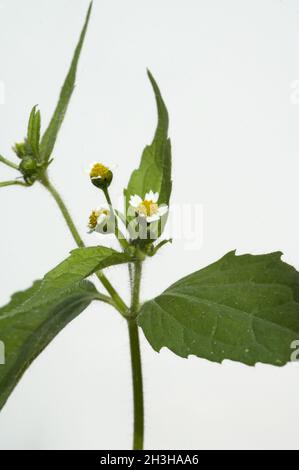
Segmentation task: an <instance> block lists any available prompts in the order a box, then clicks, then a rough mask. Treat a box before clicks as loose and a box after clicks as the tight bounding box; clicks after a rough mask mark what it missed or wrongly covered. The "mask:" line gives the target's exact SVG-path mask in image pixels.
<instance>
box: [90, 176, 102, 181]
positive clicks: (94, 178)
mask: <svg viewBox="0 0 299 470" xmlns="http://www.w3.org/2000/svg"><path fill="white" fill-rule="evenodd" d="M91 179H92V180H101V179H102V177H101V176H92V177H91Z"/></svg>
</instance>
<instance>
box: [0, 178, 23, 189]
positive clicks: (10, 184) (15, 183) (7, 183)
mask: <svg viewBox="0 0 299 470" xmlns="http://www.w3.org/2000/svg"><path fill="white" fill-rule="evenodd" d="M13 185H18V186H26V187H27V186H29V185H28V184H26V183H23V182H22V181H16V180H11V181H2V182H0V188H4V186H13Z"/></svg>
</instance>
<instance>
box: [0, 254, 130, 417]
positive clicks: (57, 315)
mask: <svg viewBox="0 0 299 470" xmlns="http://www.w3.org/2000/svg"><path fill="white" fill-rule="evenodd" d="M128 261H131V257H130V256H129V255H126V254H124V253H118V252H117V251H115V250H112V249H111V248H106V247H87V248H78V249H76V250H73V251H72V252H71V254H70V256H69V257H68V258H67V259H66V260H65V261H63V262H62V263H60V264H59V265H58V266H56V267H55V268H54V269H52V270H51V271H50V272H48V273H47V274H46V275H45V277H44V278H43V280H42V281H37V282H36V283H35V284H34V285H33V286H32V287H31V288H30V289H28V290H27V291H24V292H19V293H17V294H15V295H14V296H13V297H12V300H11V302H10V303H9V304H8V305H6V306H5V307H3V308H2V309H0V341H3V342H4V344H5V349H6V364H5V365H4V366H2V365H1V366H0V408H1V406H3V405H4V403H5V401H6V399H7V398H8V396H9V394H10V393H11V391H12V390H13V388H14V386H15V385H16V383H17V382H18V380H19V379H20V377H21V376H22V374H23V372H24V371H25V370H26V368H27V367H28V366H29V365H30V363H31V362H32V360H33V359H34V358H35V357H36V356H37V355H38V354H39V353H40V352H41V351H42V350H43V349H44V347H45V346H47V344H48V343H49V342H50V341H51V340H52V339H53V338H54V336H55V335H56V334H57V333H58V332H59V331H60V330H61V329H62V328H63V327H64V326H65V325H66V324H67V323H68V322H69V321H71V320H72V319H73V318H75V317H76V316H77V315H78V314H79V313H81V312H82V311H83V310H84V309H85V308H86V307H87V306H88V305H89V303H90V302H91V301H92V300H93V299H94V298H96V297H97V291H96V289H95V288H94V286H93V285H92V284H91V283H90V282H87V281H83V279H85V278H86V277H88V276H89V275H91V274H93V273H94V272H96V271H98V270H100V269H103V268H105V267H107V266H111V265H115V264H120V263H125V262H128Z"/></svg>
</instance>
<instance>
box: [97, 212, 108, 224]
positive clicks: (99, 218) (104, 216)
mask: <svg viewBox="0 0 299 470" xmlns="http://www.w3.org/2000/svg"><path fill="white" fill-rule="evenodd" d="M106 217H107V216H106V214H100V215H99V217H98V224H101V223H102V222H103V221H104V220H105V219H106Z"/></svg>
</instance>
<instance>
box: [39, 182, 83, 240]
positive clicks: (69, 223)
mask: <svg viewBox="0 0 299 470" xmlns="http://www.w3.org/2000/svg"><path fill="white" fill-rule="evenodd" d="M41 183H42V184H43V186H44V187H45V188H46V189H47V190H48V191H49V192H50V194H51V195H52V196H53V198H54V199H55V201H56V203H57V205H58V207H59V209H60V211H61V213H62V215H63V218H64V220H65V221H66V223H67V226H68V228H69V229H70V232H71V234H72V236H73V239H74V240H75V242H76V244H77V245H78V246H79V247H83V246H84V242H83V240H82V238H81V237H80V235H79V232H78V230H77V229H76V227H75V224H74V222H73V219H72V217H71V215H70V213H69V211H68V209H67V207H66V205H65V204H64V202H63V199H62V197H61V196H60V194H59V193H58V191H57V190H56V188H54V186H53V185H52V184H51V183H50V181H49V179H48V178H43V179H42V180H41Z"/></svg>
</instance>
